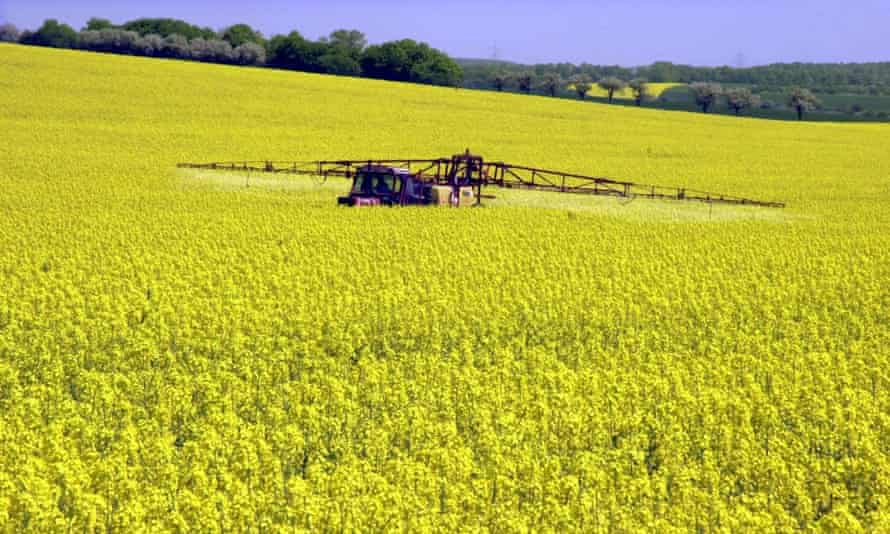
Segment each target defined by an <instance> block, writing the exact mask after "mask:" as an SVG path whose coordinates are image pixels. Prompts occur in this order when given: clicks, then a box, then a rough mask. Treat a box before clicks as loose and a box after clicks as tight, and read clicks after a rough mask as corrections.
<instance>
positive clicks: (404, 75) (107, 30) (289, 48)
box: [0, 17, 463, 86]
mask: <svg viewBox="0 0 890 534" xmlns="http://www.w3.org/2000/svg"><path fill="white" fill-rule="evenodd" d="M0 41H7V42H18V43H21V44H27V45H36V46H49V47H55V48H71V49H82V50H92V51H97V52H108V53H115V54H127V55H136V56H152V57H164V58H175V59H187V60H193V61H205V62H211V63H224V64H233V65H252V66H267V67H273V68H279V69H290V70H299V71H307V72H317V73H322V74H339V75H347V76H365V77H368V78H377V79H384V80H394V81H403V82H414V83H424V84H432V85H445V86H458V85H459V84H460V82H461V79H462V76H463V72H462V69H461V67H460V65H458V64H457V63H456V62H455V61H454V60H453V59H451V58H450V57H449V56H448V55H446V54H445V53H444V52H442V51H440V50H437V49H435V48H432V47H431V46H429V45H428V44H426V43H422V42H417V41H414V40H412V39H401V40H398V41H389V42H385V43H381V44H374V45H368V42H367V39H366V38H365V35H364V34H363V33H362V32H360V31H358V30H336V31H334V32H332V33H331V34H330V35H329V36H327V37H323V38H321V39H318V40H315V41H313V40H311V39H307V38H305V37H304V36H303V35H301V34H300V32H298V31H292V32H290V33H288V34H287V35H274V36H272V37H271V38H269V39H267V38H266V37H264V36H263V34H262V33H261V32H259V31H258V30H256V29H254V28H252V27H250V26H249V25H247V24H234V25H232V26H229V27H227V28H223V29H222V30H219V31H215V30H213V29H211V28H206V27H199V26H195V25H193V24H190V23H188V22H186V21H182V20H177V19H170V18H141V19H136V20H132V21H129V22H125V23H124V24H120V25H115V24H113V23H112V22H111V21H109V20H107V19H102V18H97V17H94V18H91V19H90V20H89V21H87V23H86V25H85V26H84V27H83V28H82V29H81V30H80V31H76V30H75V29H74V28H72V27H71V26H69V25H67V24H64V23H60V22H58V21H57V20H55V19H49V20H46V21H45V22H44V23H43V25H42V26H40V28H38V29H37V30H34V31H28V30H25V31H21V30H19V29H18V28H17V27H15V26H14V25H12V24H3V25H2V26H0Z"/></svg>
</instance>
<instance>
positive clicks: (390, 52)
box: [360, 39, 463, 85]
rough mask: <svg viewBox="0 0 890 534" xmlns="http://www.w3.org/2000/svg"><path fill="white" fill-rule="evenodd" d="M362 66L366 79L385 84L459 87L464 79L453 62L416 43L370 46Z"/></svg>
mask: <svg viewBox="0 0 890 534" xmlns="http://www.w3.org/2000/svg"><path fill="white" fill-rule="evenodd" d="M360 64H361V68H362V74H363V75H365V76H368V77H369V78H379V79H382V80H393V81H402V82H407V81H413V82H419V83H429V84H434V85H457V84H458V83H460V80H461V78H462V76H463V71H462V70H461V68H460V65H458V64H457V63H456V62H455V61H454V60H453V59H451V58H450V57H448V56H447V55H445V54H444V53H443V52H441V51H439V50H436V49H435V48H431V47H430V46H429V45H428V44H426V43H418V42H417V41H414V40H412V39H402V40H400V41H390V42H386V43H382V44H379V45H373V46H369V47H368V48H366V49H365V50H364V52H363V53H362V56H361V61H360Z"/></svg>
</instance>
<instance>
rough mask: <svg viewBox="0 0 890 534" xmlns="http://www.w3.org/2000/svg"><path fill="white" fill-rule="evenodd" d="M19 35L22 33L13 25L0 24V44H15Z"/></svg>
mask: <svg viewBox="0 0 890 534" xmlns="http://www.w3.org/2000/svg"><path fill="white" fill-rule="evenodd" d="M21 35H22V32H20V31H19V29H18V28H16V27H15V25H14V24H9V23H6V24H0V42H7V43H15V42H17V41H18V40H19V37H21Z"/></svg>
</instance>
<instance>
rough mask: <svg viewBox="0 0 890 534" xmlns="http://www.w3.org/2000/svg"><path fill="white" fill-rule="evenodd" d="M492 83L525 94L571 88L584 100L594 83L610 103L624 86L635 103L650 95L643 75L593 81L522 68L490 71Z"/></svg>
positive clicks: (586, 77) (608, 77)
mask: <svg viewBox="0 0 890 534" xmlns="http://www.w3.org/2000/svg"><path fill="white" fill-rule="evenodd" d="M491 83H492V85H493V86H494V88H495V89H496V90H498V91H503V90H504V89H509V88H510V87H513V86H515V87H516V89H518V90H519V91H520V92H522V93H525V94H530V93H531V92H532V91H534V90H535V89H538V90H540V91H541V92H542V93H543V94H546V95H550V96H557V95H558V94H560V93H562V92H565V91H572V92H574V93H575V94H576V95H577V96H578V98H580V99H581V100H584V99H585V98H586V97H587V95H588V93H589V92H590V90H591V89H592V88H593V87H594V85H596V86H598V87H599V88H600V89H602V90H603V91H604V92H605V93H606V95H607V97H608V99H609V103H612V101H613V100H614V98H615V94H616V93H619V92H621V91H623V90H624V89H625V88H629V89H630V90H631V91H632V93H633V98H634V101H635V102H636V104H637V105H638V106H640V105H642V103H643V102H644V101H645V100H646V99H648V98H650V94H649V91H648V83H649V82H648V81H647V80H646V79H644V78H634V79H633V80H630V81H629V82H625V81H624V80H622V79H620V78H617V77H615V76H606V77H604V78H600V79H599V80H598V81H596V83H595V84H594V82H593V80H592V79H591V78H590V77H588V76H587V75H584V74H579V75H575V76H572V77H571V78H569V79H567V80H566V79H563V78H562V77H561V76H559V75H557V74H553V73H551V74H546V75H544V76H542V77H541V78H540V79H538V78H536V77H535V74H534V73H533V72H531V71H525V72H521V73H519V74H517V75H512V74H510V73H508V72H506V71H499V72H496V73H495V74H494V75H493V77H492V79H491Z"/></svg>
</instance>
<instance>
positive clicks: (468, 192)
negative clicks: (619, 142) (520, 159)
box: [178, 150, 785, 208]
mask: <svg viewBox="0 0 890 534" xmlns="http://www.w3.org/2000/svg"><path fill="white" fill-rule="evenodd" d="M178 167H181V168H191V169H206V170H215V171H229V172H247V173H254V172H256V173H273V174H297V175H308V176H318V177H321V178H323V179H327V178H329V177H338V178H345V179H348V180H351V181H352V188H351V189H350V191H349V194H348V195H346V196H341V197H339V198H338V199H337V201H338V203H339V204H342V205H347V206H412V205H424V206H429V205H441V206H453V207H459V206H466V205H479V204H481V202H482V199H483V198H493V197H491V196H488V195H484V194H483V192H482V189H483V187H490V186H495V187H502V188H511V189H531V190H538V191H554V192H559V193H573V194H583V195H604V196H612V197H622V198H627V199H634V198H648V199H664V200H688V201H697V202H707V203H721V204H741V205H747V206H761V207H767V208H784V207H785V203H784V202H772V201H764V200H754V199H750V198H742V197H738V196H732V195H726V194H722V193H710V192H707V191H698V190H693V189H686V188H681V187H665V186H659V185H646V184H639V183H634V182H625V181H620V180H614V179H611V178H603V177H596V176H585V175H582V174H575V173H570V172H563V171H554V170H549V169H540V168H535V167H526V166H523V165H513V164H511V163H503V162H492V161H485V160H484V159H483V158H482V157H481V156H477V155H473V154H471V153H470V151H469V150H467V151H466V152H464V153H463V154H456V155H454V156H452V157H450V158H438V159H361V160H329V161H304V162H296V161H292V162H282V161H241V162H233V161H229V162H211V163H180V164H179V165H178Z"/></svg>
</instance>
